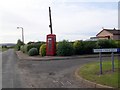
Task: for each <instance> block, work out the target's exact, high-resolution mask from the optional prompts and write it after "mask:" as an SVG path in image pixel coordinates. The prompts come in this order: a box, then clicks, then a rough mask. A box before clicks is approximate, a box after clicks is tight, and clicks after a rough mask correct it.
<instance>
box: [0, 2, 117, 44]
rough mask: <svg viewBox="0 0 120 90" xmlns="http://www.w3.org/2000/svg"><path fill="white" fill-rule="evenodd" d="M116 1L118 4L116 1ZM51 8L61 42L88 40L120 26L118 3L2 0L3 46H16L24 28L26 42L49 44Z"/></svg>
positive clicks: (0, 40)
mask: <svg viewBox="0 0 120 90" xmlns="http://www.w3.org/2000/svg"><path fill="white" fill-rule="evenodd" d="M113 1H114V2H113ZM49 6H50V7H51V10H52V23H53V33H54V34H56V36H57V41H61V40H63V39H67V40H69V41H73V40H86V39H89V38H90V37H92V36H95V35H96V34H97V33H98V32H99V31H101V29H102V27H104V28H108V29H109V28H110V29H113V28H117V27H118V0H100V1H99V0H1V2H0V43H7V42H8V43H16V42H17V40H18V39H21V32H22V30H21V29H17V27H23V28H24V36H25V42H26V43H27V42H29V41H46V35H47V34H49V33H50V28H49V12H48V9H49Z"/></svg>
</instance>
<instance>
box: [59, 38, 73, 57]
mask: <svg viewBox="0 0 120 90" xmlns="http://www.w3.org/2000/svg"><path fill="white" fill-rule="evenodd" d="M57 55H58V56H71V55H73V45H72V43H70V42H69V41H67V40H63V41H61V42H58V46H57Z"/></svg>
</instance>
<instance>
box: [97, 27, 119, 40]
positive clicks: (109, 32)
mask: <svg viewBox="0 0 120 90" xmlns="http://www.w3.org/2000/svg"><path fill="white" fill-rule="evenodd" d="M95 38H97V39H113V40H120V30H116V29H115V28H114V29H103V30H102V31H100V32H99V33H98V34H97V35H96V37H95Z"/></svg>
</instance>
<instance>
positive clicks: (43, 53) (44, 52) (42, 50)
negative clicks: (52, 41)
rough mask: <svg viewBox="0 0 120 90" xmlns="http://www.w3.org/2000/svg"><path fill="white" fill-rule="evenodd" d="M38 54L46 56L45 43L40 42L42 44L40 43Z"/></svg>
mask: <svg viewBox="0 0 120 90" xmlns="http://www.w3.org/2000/svg"><path fill="white" fill-rule="evenodd" d="M39 54H40V55H41V56H46V44H42V45H41V47H40V51H39Z"/></svg>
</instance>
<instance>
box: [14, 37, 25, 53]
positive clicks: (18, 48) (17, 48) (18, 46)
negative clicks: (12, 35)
mask: <svg viewBox="0 0 120 90" xmlns="http://www.w3.org/2000/svg"><path fill="white" fill-rule="evenodd" d="M22 45H24V43H23V42H22V41H21V40H20V39H18V41H17V44H16V46H15V49H16V50H17V51H19V50H20V47H21V46H22Z"/></svg>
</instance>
